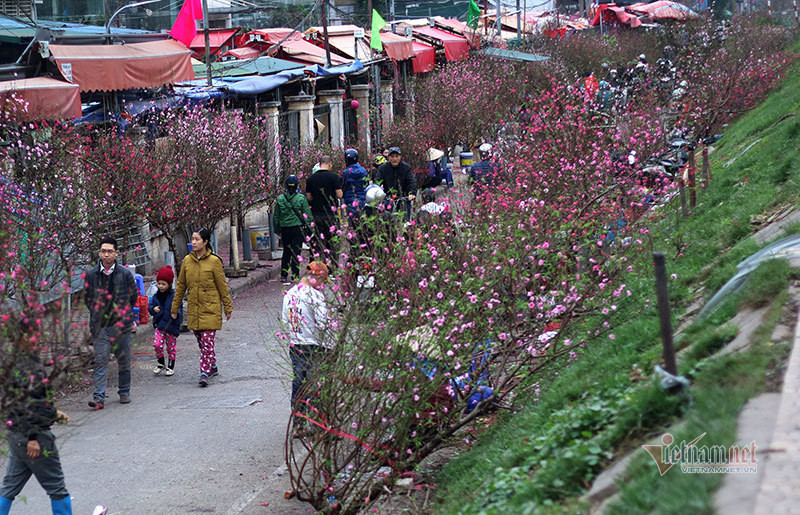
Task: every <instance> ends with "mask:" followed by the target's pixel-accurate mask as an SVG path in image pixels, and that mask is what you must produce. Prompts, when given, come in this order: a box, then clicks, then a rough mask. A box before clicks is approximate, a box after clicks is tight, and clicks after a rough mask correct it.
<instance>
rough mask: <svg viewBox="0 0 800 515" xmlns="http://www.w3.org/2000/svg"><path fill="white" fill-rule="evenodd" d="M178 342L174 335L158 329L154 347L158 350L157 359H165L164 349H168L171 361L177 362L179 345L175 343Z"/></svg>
mask: <svg viewBox="0 0 800 515" xmlns="http://www.w3.org/2000/svg"><path fill="white" fill-rule="evenodd" d="M177 340H178V337H177V336H175V335H174V334H170V333H167V332H164V331H162V330H160V329H156V336H155V338H154V339H153V347H154V348H155V349H156V358H158V359H163V358H164V347H166V348H167V356H168V357H169V359H171V360H173V361H174V360H175V354H176V352H177V345H175V342H176V341H177Z"/></svg>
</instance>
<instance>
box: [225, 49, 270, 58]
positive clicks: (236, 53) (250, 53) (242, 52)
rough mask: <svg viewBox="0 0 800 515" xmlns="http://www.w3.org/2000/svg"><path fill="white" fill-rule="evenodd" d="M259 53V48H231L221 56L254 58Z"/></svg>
mask: <svg viewBox="0 0 800 515" xmlns="http://www.w3.org/2000/svg"><path fill="white" fill-rule="evenodd" d="M259 55H261V50H259V49H257V48H253V47H247V46H246V47H242V48H233V49H231V50H228V51H227V52H225V53H224V54H222V57H234V58H236V59H255V58H256V57H258V56H259Z"/></svg>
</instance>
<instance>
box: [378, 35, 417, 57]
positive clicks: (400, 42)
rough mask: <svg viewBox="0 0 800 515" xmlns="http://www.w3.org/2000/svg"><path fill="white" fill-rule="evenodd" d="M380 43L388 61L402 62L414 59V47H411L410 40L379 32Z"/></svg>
mask: <svg viewBox="0 0 800 515" xmlns="http://www.w3.org/2000/svg"><path fill="white" fill-rule="evenodd" d="M381 43H382V44H383V50H384V51H385V52H386V55H388V56H389V58H390V59H394V60H395V61H404V60H406V59H411V58H413V57H414V45H412V42H411V38H406V37H403V36H398V35H397V34H392V33H391V32H381Z"/></svg>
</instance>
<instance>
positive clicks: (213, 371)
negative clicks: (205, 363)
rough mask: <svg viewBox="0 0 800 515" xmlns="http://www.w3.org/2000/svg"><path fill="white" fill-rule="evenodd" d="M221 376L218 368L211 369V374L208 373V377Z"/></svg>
mask: <svg viewBox="0 0 800 515" xmlns="http://www.w3.org/2000/svg"><path fill="white" fill-rule="evenodd" d="M218 375H219V369H218V368H217V367H211V372H209V373H208V377H214V376H218Z"/></svg>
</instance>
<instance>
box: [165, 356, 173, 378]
mask: <svg viewBox="0 0 800 515" xmlns="http://www.w3.org/2000/svg"><path fill="white" fill-rule="evenodd" d="M174 373H175V360H174V359H171V360H169V361H168V362H167V373H166V374H165V375H168V376H171V375H173V374H174Z"/></svg>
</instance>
